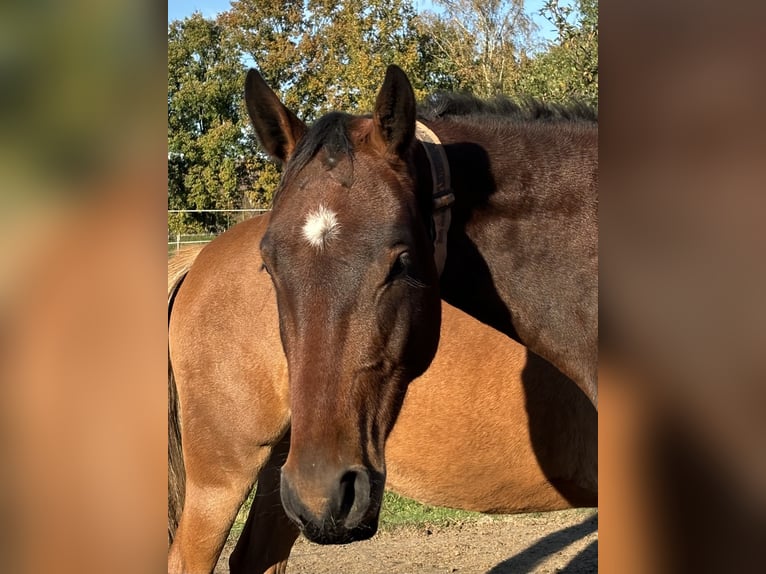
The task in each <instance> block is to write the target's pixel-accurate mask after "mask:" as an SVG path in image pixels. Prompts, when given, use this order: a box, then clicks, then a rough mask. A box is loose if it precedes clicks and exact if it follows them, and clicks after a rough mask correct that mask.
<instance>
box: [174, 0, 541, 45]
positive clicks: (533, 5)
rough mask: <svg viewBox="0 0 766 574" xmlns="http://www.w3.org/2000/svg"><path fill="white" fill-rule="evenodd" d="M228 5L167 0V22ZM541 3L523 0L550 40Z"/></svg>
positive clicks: (420, 3)
mask: <svg viewBox="0 0 766 574" xmlns="http://www.w3.org/2000/svg"><path fill="white" fill-rule="evenodd" d="M229 5H230V2H229V0H168V22H170V21H171V20H180V19H182V18H185V17H186V16H190V15H191V14H192V13H193V12H194V11H199V12H202V15H203V16H206V17H212V16H215V15H216V14H218V13H219V12H225V11H226V10H228V9H229ZM542 5H543V0H526V2H525V6H526V10H527V13H529V14H531V15H532V19H533V20H534V21H535V22H536V23H537V25H538V26H540V35H541V36H542V37H543V38H545V39H548V40H552V39H553V38H554V36H555V33H554V31H553V25H552V24H551V23H550V22H548V21H547V20H546V19H545V18H543V17H541V16H538V15H537V12H539V11H540V7H541V6H542ZM430 6H431V2H430V1H428V0H415V7H416V8H417V9H418V10H423V9H426V8H429V7H430Z"/></svg>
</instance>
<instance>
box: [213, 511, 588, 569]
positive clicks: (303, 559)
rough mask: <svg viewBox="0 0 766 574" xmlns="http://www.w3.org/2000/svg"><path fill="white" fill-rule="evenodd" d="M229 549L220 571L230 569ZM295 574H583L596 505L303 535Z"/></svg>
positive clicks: (293, 565) (294, 564)
mask: <svg viewBox="0 0 766 574" xmlns="http://www.w3.org/2000/svg"><path fill="white" fill-rule="evenodd" d="M231 550H232V546H227V547H226V548H225V549H224V552H223V554H222V555H221V559H220V560H219V562H218V567H217V568H216V570H215V572H216V574H224V573H228V571H229V570H228V557H229V553H230V552H231ZM287 570H288V573H290V574H330V573H333V574H411V573H412V574H414V573H417V574H421V573H423V574H442V573H458V574H480V573H481V574H520V573H525V572H535V573H566V574H586V573H593V572H597V571H598V514H597V512H596V511H595V510H594V509H575V510H565V511H560V512H550V513H545V514H541V513H533V514H517V515H513V516H503V517H485V518H481V519H479V520H478V521H475V522H474V521H472V522H464V523H461V524H453V525H450V526H445V527H428V528H425V527H419V528H413V527H401V528H398V529H395V530H392V531H388V532H379V533H378V534H377V535H375V536H374V537H373V538H372V539H371V540H366V541H364V542H355V543H353V544H348V545H344V546H321V545H318V544H312V543H310V542H308V541H307V540H306V539H305V538H302V537H301V538H299V539H298V541H297V542H296V544H295V547H294V548H293V551H292V554H291V555H290V562H289V563H288V569H287Z"/></svg>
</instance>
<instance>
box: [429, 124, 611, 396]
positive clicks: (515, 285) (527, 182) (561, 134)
mask: <svg viewBox="0 0 766 574" xmlns="http://www.w3.org/2000/svg"><path fill="white" fill-rule="evenodd" d="M432 129H434V131H435V132H436V133H437V135H438V136H439V138H440V139H441V140H442V143H443V144H444V146H445V151H446V153H447V156H448V159H449V164H450V172H451V177H452V187H453V191H454V193H455V203H454V204H453V206H452V224H451V227H450V231H449V235H448V241H447V263H446V266H445V269H444V273H443V275H442V279H441V290H442V297H443V298H444V299H445V300H446V301H448V302H449V303H451V304H453V305H455V306H456V307H459V308H460V309H462V310H464V311H466V312H467V313H469V314H471V315H473V316H474V317H476V318H477V319H479V320H481V321H482V322H485V323H487V324H489V325H491V326H492V327H494V328H496V329H498V330H500V331H502V332H504V333H506V334H508V335H509V336H511V337H513V338H515V339H517V340H520V341H522V342H524V343H525V344H526V345H527V346H529V347H530V348H531V349H532V350H533V351H535V352H536V353H538V354H539V355H542V356H543V357H545V358H546V359H548V360H549V361H550V362H552V363H553V364H554V365H556V366H557V367H558V368H559V369H560V370H562V372H564V373H565V374H567V375H568V376H569V377H571V378H572V379H574V380H575V381H576V382H577V383H578V385H580V386H581V388H583V390H585V391H586V393H588V394H589V396H592V395H591V393H592V389H587V388H586V387H587V386H588V385H590V384H593V383H594V382H595V379H594V377H595V375H594V374H593V373H595V365H591V364H590V363H591V362H592V359H593V358H594V357H595V355H594V356H591V351H593V353H595V337H596V336H597V332H596V331H597V319H596V315H595V313H596V311H597V300H596V298H597V272H596V271H597V231H596V227H597V223H596V210H597V203H596V197H595V193H596V177H597V161H598V157H597V139H596V129H595V126H590V125H588V124H585V123H578V122H571V123H570V122H556V123H553V122H549V123H535V122H510V121H509V122H505V123H498V124H496V125H489V124H479V123H477V124H471V123H468V122H467V121H466V120H461V121H449V120H442V121H440V122H435V123H434V124H433V128H432ZM574 277H581V278H582V277H585V278H586V279H581V280H580V281H579V283H574V284H573V283H572V281H573V278H574ZM582 301H588V304H587V308H586V309H584V310H583V303H582ZM552 307H555V308H557V310H559V311H561V310H564V314H563V318H562V315H561V313H550V309H551V308H552ZM578 311H582V313H583V317H584V321H583V318H582V317H577V316H575V313H577V312H578ZM583 322H584V323H585V327H583ZM572 341H576V344H574V345H573V344H572ZM591 347H592V349H591Z"/></svg>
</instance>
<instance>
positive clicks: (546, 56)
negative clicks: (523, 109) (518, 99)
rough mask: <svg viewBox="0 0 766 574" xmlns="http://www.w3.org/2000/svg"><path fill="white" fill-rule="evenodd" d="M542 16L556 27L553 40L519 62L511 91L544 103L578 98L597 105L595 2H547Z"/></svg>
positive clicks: (596, 25)
mask: <svg viewBox="0 0 766 574" xmlns="http://www.w3.org/2000/svg"><path fill="white" fill-rule="evenodd" d="M542 13H543V14H544V15H545V16H546V17H547V18H548V20H549V21H550V22H551V23H552V24H554V25H555V26H556V30H557V32H558V35H557V38H556V40H555V42H553V43H552V45H550V46H548V49H547V50H545V51H544V52H542V53H540V54H538V55H536V56H534V57H531V58H528V59H526V60H525V61H524V62H523V64H522V73H521V74H520V77H519V81H518V82H517V84H516V86H515V89H514V91H515V92H516V93H519V94H525V95H529V96H534V97H537V98H540V99H543V100H547V101H554V102H564V101H567V100H572V99H579V100H582V101H584V102H587V103H589V104H592V105H595V106H597V105H598V3H597V2H596V0H577V3H576V4H575V6H574V7H570V6H562V5H561V4H560V1H559V0H547V1H546V3H545V5H544V7H543V9H542ZM573 20H574V21H573Z"/></svg>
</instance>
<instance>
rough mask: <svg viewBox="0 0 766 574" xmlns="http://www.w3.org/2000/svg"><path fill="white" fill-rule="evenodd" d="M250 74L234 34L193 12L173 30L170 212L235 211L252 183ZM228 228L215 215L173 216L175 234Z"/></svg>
mask: <svg viewBox="0 0 766 574" xmlns="http://www.w3.org/2000/svg"><path fill="white" fill-rule="evenodd" d="M243 82H244V69H243V67H242V64H241V62H240V59H239V52H238V50H237V47H236V45H235V44H234V43H233V42H232V38H231V34H230V33H229V31H228V29H227V28H226V27H225V26H223V25H222V24H221V23H220V22H219V21H217V20H209V19H206V18H203V17H202V15H200V14H199V13H195V14H194V15H192V16H191V17H190V18H187V19H185V20H183V21H175V22H172V23H171V24H170V25H169V26H168V207H169V208H174V209H179V208H186V209H231V208H237V207H240V206H241V205H242V202H243V195H242V193H241V188H242V186H243V184H244V183H245V182H247V180H248V173H247V165H246V161H245V158H247V157H248V156H250V155H252V154H253V152H254V147H253V145H252V141H250V140H248V138H247V137H246V136H245V131H244V130H245V122H244V120H243V114H242V109H243V108H242V103H241V99H242V96H241V93H242V85H243ZM223 225H225V224H224V223H223V222H221V221H219V220H218V219H217V218H214V217H211V216H210V215H209V214H207V215H202V214H196V215H194V216H186V217H181V216H176V217H171V218H170V221H169V226H170V228H171V231H174V232H189V231H202V230H203V229H206V228H207V229H210V228H211V227H212V228H213V229H214V230H215V229H216V228H220V227H221V226H223Z"/></svg>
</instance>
